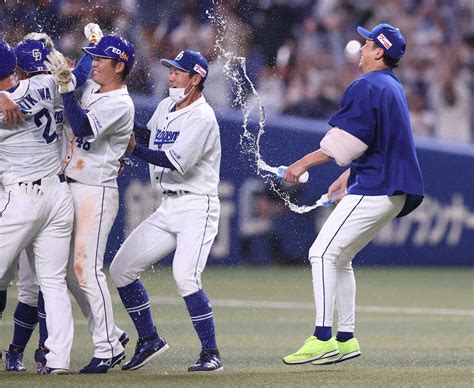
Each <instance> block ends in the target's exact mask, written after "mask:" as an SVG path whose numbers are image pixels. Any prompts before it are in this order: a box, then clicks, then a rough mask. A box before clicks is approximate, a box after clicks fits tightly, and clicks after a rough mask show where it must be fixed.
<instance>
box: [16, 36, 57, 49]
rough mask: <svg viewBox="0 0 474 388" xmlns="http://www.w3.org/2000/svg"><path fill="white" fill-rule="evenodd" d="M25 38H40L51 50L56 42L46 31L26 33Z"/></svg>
mask: <svg viewBox="0 0 474 388" xmlns="http://www.w3.org/2000/svg"><path fill="white" fill-rule="evenodd" d="M23 39H24V40H28V39H29V40H40V41H41V42H43V43H44V44H45V45H46V47H48V48H49V49H50V50H54V43H53V40H52V39H51V37H50V36H49V35H48V34H45V33H44V32H30V33H29V34H26V35H25V36H24V37H23Z"/></svg>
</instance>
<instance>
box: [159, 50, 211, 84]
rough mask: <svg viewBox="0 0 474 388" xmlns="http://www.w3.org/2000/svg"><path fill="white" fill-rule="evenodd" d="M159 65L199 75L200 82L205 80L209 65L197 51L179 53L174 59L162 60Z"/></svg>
mask: <svg viewBox="0 0 474 388" xmlns="http://www.w3.org/2000/svg"><path fill="white" fill-rule="evenodd" d="M160 63H161V64H162V65H163V66H166V67H176V68H177V69H180V70H182V71H186V72H188V73H195V74H199V75H200V76H201V78H202V82H204V81H205V79H206V78H207V73H208V71H209V65H208V64H207V60H206V58H204V57H203V55H202V54H201V53H200V52H198V51H192V50H186V51H181V52H180V53H179V54H178V55H177V56H176V58H175V59H162V60H160Z"/></svg>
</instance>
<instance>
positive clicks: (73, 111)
mask: <svg viewBox="0 0 474 388" xmlns="http://www.w3.org/2000/svg"><path fill="white" fill-rule="evenodd" d="M62 97H63V102H64V110H65V111H66V114H67V117H68V119H69V123H70V124H71V128H72V132H74V135H76V136H77V137H86V136H92V135H93V134H94V132H93V131H92V127H91V124H90V122H89V119H88V118H87V114H86V112H85V110H84V109H82V108H81V106H80V105H79V101H77V99H76V97H75V96H74V92H70V93H64V94H62Z"/></svg>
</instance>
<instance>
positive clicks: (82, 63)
mask: <svg viewBox="0 0 474 388" xmlns="http://www.w3.org/2000/svg"><path fill="white" fill-rule="evenodd" d="M84 35H85V37H86V39H87V41H88V42H89V45H88V47H95V46H96V45H97V44H98V43H99V42H100V40H101V39H102V37H103V36H104V34H103V33H102V30H101V29H100V26H99V25H98V24H96V23H89V24H87V25H86V26H85V27H84ZM92 60H93V56H92V55H91V54H90V53H88V52H87V51H85V50H84V55H83V56H82V57H81V59H79V61H78V62H77V65H76V66H75V67H74V70H73V71H72V74H73V75H74V76H75V77H76V88H80V87H81V86H82V85H84V84H85V83H86V81H87V79H88V78H89V75H90V73H91V70H92Z"/></svg>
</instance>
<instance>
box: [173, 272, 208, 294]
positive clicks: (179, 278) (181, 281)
mask: <svg viewBox="0 0 474 388" xmlns="http://www.w3.org/2000/svg"><path fill="white" fill-rule="evenodd" d="M173 276H174V280H175V281H176V286H177V287H178V291H179V294H180V295H181V296H182V297H185V296H187V295H191V294H194V293H195V292H198V291H199V284H200V283H201V282H200V280H199V279H197V278H196V277H194V276H188V275H186V274H184V273H176V272H175V271H173Z"/></svg>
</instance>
